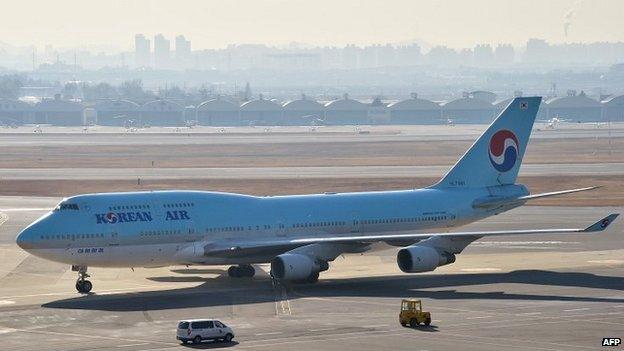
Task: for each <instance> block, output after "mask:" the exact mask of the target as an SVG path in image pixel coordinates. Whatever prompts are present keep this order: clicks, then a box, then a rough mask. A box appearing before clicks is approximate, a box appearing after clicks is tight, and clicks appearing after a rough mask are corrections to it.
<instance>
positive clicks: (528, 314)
mask: <svg viewBox="0 0 624 351" xmlns="http://www.w3.org/2000/svg"><path fill="white" fill-rule="evenodd" d="M538 314H542V312H525V313H516V316H536V315H538Z"/></svg>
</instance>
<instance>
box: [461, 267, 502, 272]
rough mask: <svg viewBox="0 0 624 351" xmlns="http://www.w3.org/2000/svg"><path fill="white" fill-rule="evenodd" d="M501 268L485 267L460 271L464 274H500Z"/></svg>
mask: <svg viewBox="0 0 624 351" xmlns="http://www.w3.org/2000/svg"><path fill="white" fill-rule="evenodd" d="M500 270H501V269H500V268H491V267H484V268H462V269H460V271H462V272H498V271H500Z"/></svg>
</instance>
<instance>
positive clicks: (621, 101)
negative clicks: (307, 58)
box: [602, 95, 624, 107]
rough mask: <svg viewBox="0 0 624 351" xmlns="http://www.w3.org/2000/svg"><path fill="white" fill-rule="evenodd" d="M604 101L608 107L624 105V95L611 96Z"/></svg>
mask: <svg viewBox="0 0 624 351" xmlns="http://www.w3.org/2000/svg"><path fill="white" fill-rule="evenodd" d="M602 103H603V104H604V105H605V106H607V107H616V106H624V95H615V96H610V97H609V98H608V99H606V100H605V101H603V102H602Z"/></svg>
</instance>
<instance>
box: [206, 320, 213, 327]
mask: <svg viewBox="0 0 624 351" xmlns="http://www.w3.org/2000/svg"><path fill="white" fill-rule="evenodd" d="M206 327H207V328H214V323H213V322H212V321H208V322H206Z"/></svg>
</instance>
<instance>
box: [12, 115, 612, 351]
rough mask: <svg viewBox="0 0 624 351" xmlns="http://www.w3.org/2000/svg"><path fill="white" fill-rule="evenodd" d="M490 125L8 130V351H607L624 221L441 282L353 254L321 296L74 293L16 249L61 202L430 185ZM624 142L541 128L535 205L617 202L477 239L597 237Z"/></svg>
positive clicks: (68, 280) (494, 248)
mask: <svg viewBox="0 0 624 351" xmlns="http://www.w3.org/2000/svg"><path fill="white" fill-rule="evenodd" d="M293 128H295V127H293ZM361 128H362V129H364V128H365V127H361ZM483 128H484V126H455V127H439V128H438V127H423V128H422V130H421V131H420V133H419V130H418V128H417V127H406V128H404V129H401V127H396V126H395V127H392V128H390V127H368V128H367V130H368V131H369V132H370V133H365V134H361V133H360V132H354V131H349V130H347V129H346V128H345V129H344V130H341V129H338V128H337V129H332V130H328V131H327V132H326V133H325V132H323V130H320V129H319V130H316V131H314V132H309V133H295V132H293V131H291V130H285V131H284V132H283V133H280V132H279V131H276V130H271V131H270V132H266V131H261V132H260V133H254V131H253V130H252V131H248V130H247V129H245V128H243V130H241V131H237V130H228V132H227V133H224V132H220V131H217V132H215V133H200V132H197V131H196V130H193V131H192V133H189V134H191V135H190V136H189V135H188V134H183V133H179V132H172V133H166V132H159V131H156V130H154V131H150V132H149V133H148V132H144V131H141V132H139V133H135V134H132V135H128V134H121V133H117V134H115V133H114V131H107V132H106V133H104V132H102V133H98V132H97V131H96V132H92V131H90V134H85V133H81V132H80V131H79V130H77V131H73V130H62V129H59V130H52V129H50V130H48V129H46V131H45V133H44V134H41V135H39V134H37V135H35V134H31V133H27V132H26V131H24V132H23V133H22V134H23V135H18V134H19V133H8V132H7V131H3V133H5V134H2V133H0V147H2V150H3V152H2V153H0V189H2V191H0V194H1V195H3V196H0V223H1V224H0V260H1V264H0V350H16V349H19V350H47V349H53V350H91V349H98V350H154V349H164V350H175V349H184V348H185V347H184V346H181V345H179V343H177V342H176V341H175V340H174V337H173V335H174V328H175V322H176V321H177V320H178V319H182V318H204V317H205V318H218V319H221V320H222V321H224V322H225V323H226V324H229V325H231V326H233V328H234V329H235V331H236V334H237V337H236V342H235V343H231V344H214V343H207V344H205V345H202V346H200V347H199V348H222V347H225V348H233V349H258V350H290V349H294V348H297V349H302V350H304V349H305V350H308V349H309V350H319V349H329V350H332V349H336V350H356V349H357V350H378V349H382V348H384V349H392V350H394V349H396V350H457V349H462V350H500V349H503V348H504V349H512V350H594V349H600V348H601V346H600V342H601V341H602V338H603V337H622V327H621V326H622V325H623V324H624V278H623V277H624V259H623V257H624V240H623V235H624V233H623V232H624V220H623V219H622V218H620V219H619V220H618V221H617V222H615V223H614V225H613V226H612V227H611V228H609V230H608V231H607V232H604V233H598V234H591V235H583V234H570V235H549V236H521V237H519V236H516V237H513V236H509V237H499V238H488V239H481V240H479V241H478V242H476V243H474V244H473V245H471V246H469V247H468V248H467V249H466V250H465V252H464V253H462V254H461V255H460V256H459V257H458V260H457V262H456V263H455V264H453V265H449V266H444V267H441V268H439V269H437V270H436V271H435V272H432V273H427V274H415V275H406V274H403V273H401V272H400V271H399V269H398V268H397V266H396V262H395V255H396V249H395V248H391V247H387V246H381V245H380V246H379V247H376V250H375V251H374V252H371V253H368V254H365V255H346V256H344V257H339V258H338V259H337V260H336V261H335V262H333V263H332V265H331V269H330V270H329V271H327V272H324V273H323V274H322V275H321V280H320V282H319V284H317V285H290V286H285V285H279V284H274V283H273V282H272V281H271V280H270V279H269V277H268V274H267V269H268V268H267V267H266V266H265V265H261V266H258V267H257V269H258V271H259V274H258V275H257V276H256V277H255V278H254V279H251V280H240V279H236V280H232V279H229V278H227V276H226V274H225V270H226V269H227V267H163V268H153V269H143V268H137V269H135V270H134V271H133V270H130V269H97V268H95V269H90V273H91V274H92V275H93V277H92V279H91V280H92V281H93V282H94V285H95V288H94V291H95V294H92V295H89V296H80V295H78V294H77V293H76V292H75V291H74V288H73V285H74V281H75V278H76V277H75V273H74V272H71V270H70V269H69V267H67V266H64V265H60V264H55V263H50V262H46V261H43V260H41V259H38V258H36V257H33V256H29V255H28V254H26V253H25V252H23V251H21V250H19V248H17V246H16V245H15V244H14V238H15V236H16V234H17V233H18V232H19V230H20V229H21V228H23V227H24V226H26V225H27V224H28V223H30V222H31V221H33V220H34V219H36V218H37V217H38V216H40V215H41V214H43V213H45V211H46V210H47V209H49V208H51V207H52V206H54V205H55V204H56V203H57V202H58V201H59V200H60V198H61V197H63V196H68V195H71V194H74V193H80V192H91V191H109V190H137V189H143V190H146V189H162V188H183V189H199V190H221V191H237V192H243V193H253V194H259V195H269V194H285V193H309V192H323V191H357V190H365V189H366V190H369V189H374V190H385V189H399V188H412V187H417V186H425V185H428V184H430V183H431V182H432V181H435V180H436V179H437V178H439V176H440V175H441V174H442V173H443V172H444V170H445V169H446V168H447V167H448V166H449V165H450V164H452V162H453V161H455V159H456V158H457V157H458V156H459V155H460V154H461V153H463V151H464V150H465V148H467V147H468V146H469V145H470V143H471V141H470V140H471V139H473V138H474V137H475V136H476V135H478V133H479V132H480V131H481V130H483ZM249 129H251V128H249ZM362 129H360V131H361V130H362ZM48 131H49V133H48ZM623 134H624V128H623V126H616V128H614V129H613V130H608V131H607V130H605V129H604V128H596V127H586V128H581V127H579V126H577V125H571V126H569V127H567V128H566V127H565V126H564V127H562V128H560V129H555V130H548V129H543V130H539V131H536V132H535V133H534V140H532V142H531V144H530V145H529V147H528V150H527V154H526V159H525V163H526V165H525V166H523V169H522V171H521V181H523V182H525V183H527V184H528V185H529V187H530V188H531V190H532V191H533V192H541V191H550V190H559V189H566V188H572V187H579V186H589V185H602V186H603V187H602V188H600V189H598V190H597V191H594V192H587V193H581V194H575V195H568V196H565V197H561V198H558V199H556V200H555V199H551V200H542V201H540V202H535V203H532V204H531V206H526V207H522V208H519V209H516V210H513V211H511V212H509V213H506V214H502V215H499V216H496V217H494V218H491V219H488V220H484V221H481V222H479V223H475V224H472V225H470V226H467V227H466V228H465V229H467V230H497V229H500V230H503V229H515V228H548V227H583V226H585V225H587V224H590V223H592V221H594V220H596V219H598V218H601V217H602V216H604V215H606V214H608V213H612V212H622V211H623V210H624V181H623V179H624V166H623V165H624V138H623V136H624V135H623ZM151 161H155V162H154V164H153V165H152V163H151ZM138 178H141V182H140V183H139V182H138ZM404 297H416V298H421V299H423V302H424V307H425V308H426V309H427V310H429V311H431V312H432V314H433V323H432V326H431V327H429V328H420V329H410V328H403V327H401V326H400V325H399V324H398V320H397V317H398V310H399V303H400V300H401V298H404ZM188 347H189V348H190V347H192V348H195V346H188Z"/></svg>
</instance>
